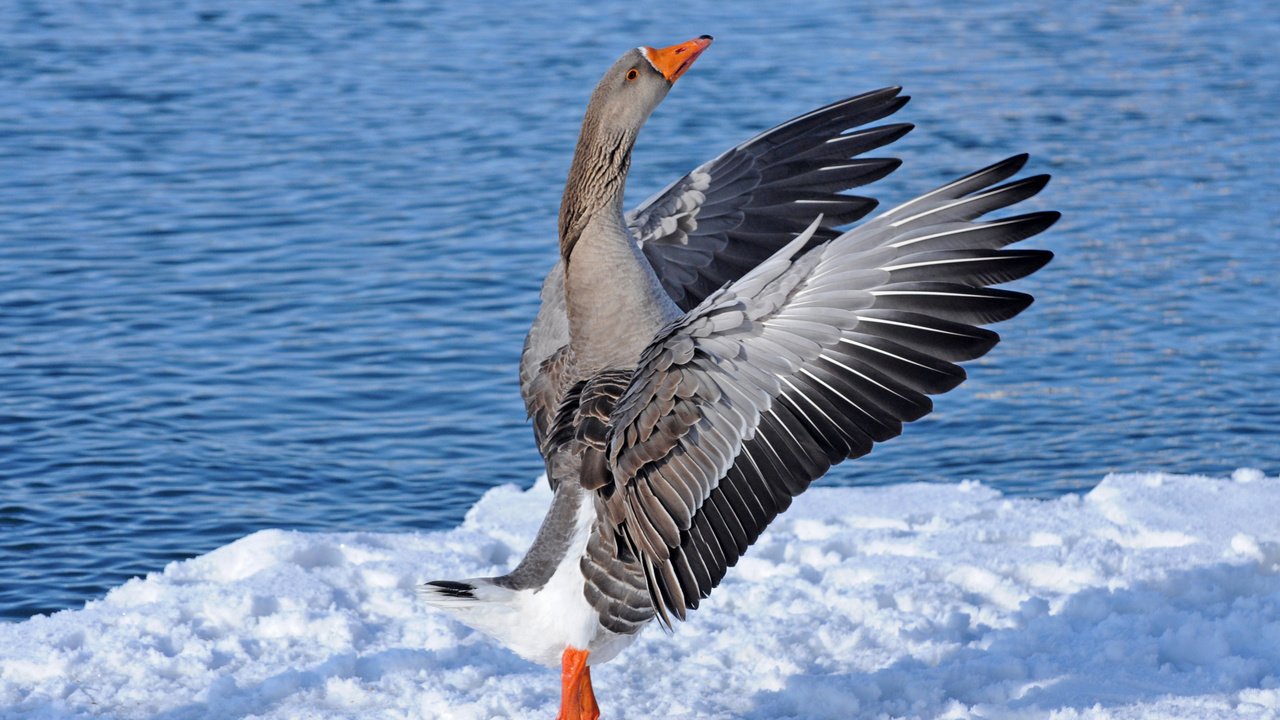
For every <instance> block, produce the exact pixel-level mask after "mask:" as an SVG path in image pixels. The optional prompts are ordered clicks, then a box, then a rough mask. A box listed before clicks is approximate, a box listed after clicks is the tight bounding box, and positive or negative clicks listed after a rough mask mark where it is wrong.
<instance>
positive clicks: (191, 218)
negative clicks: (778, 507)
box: [0, 0, 1280, 618]
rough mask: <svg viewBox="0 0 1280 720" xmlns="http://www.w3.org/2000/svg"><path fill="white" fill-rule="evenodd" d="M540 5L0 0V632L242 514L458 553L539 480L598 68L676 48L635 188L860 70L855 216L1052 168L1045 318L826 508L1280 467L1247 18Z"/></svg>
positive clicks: (1214, 10) (1149, 10) (1279, 312)
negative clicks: (571, 207)
mask: <svg viewBox="0 0 1280 720" xmlns="http://www.w3.org/2000/svg"><path fill="white" fill-rule="evenodd" d="M561 5H562V4H561V3H550V2H541V3H538V2H535V3H523V4H520V5H517V6H510V5H508V4H507V3H496V2H472V3H443V4H438V3H427V2H419V1H410V2H399V3H396V2H392V3H372V2H352V3H316V4H293V3H278V2H269V1H267V0H250V1H249V2H236V3H226V2H222V3H219V2H194V3H188V2H179V3H135V2H123V3H80V2H70V1H69V0H63V1H61V2H40V3H35V2H23V1H21V0H15V1H14V2H10V3H8V4H7V6H6V9H5V10H4V11H3V12H0V97H3V99H4V102H2V103H0V578H3V582H0V616H3V617H7V618H22V617H26V616H28V615H30V614H33V613H38V612H49V611H53V610H57V609H60V608H66V607H76V606H78V605H80V604H81V603H83V602H84V601H85V600H87V599H91V598H93V597H96V596H99V595H101V594H102V593H103V592H104V591H105V590H106V589H108V588H110V587H111V586H113V585H116V584H118V583H120V582H121V581H122V580H123V579H125V578H127V577H130V576H133V575H138V574H142V573H146V572H148V571H154V570H158V569H160V568H162V567H163V566H164V564H165V563H166V562H168V561H171V560H174V559H178V558H183V557H189V556H191V555H194V554H198V553H202V552H205V551H208V550H210V549H212V548H214V547H217V546H219V545H222V544H224V543H226V542H229V541H230V540H232V539H234V538H237V537H239V536H242V535H244V534H246V533H249V532H252V531H254V530H257V529H260V528H267V527H283V528H296V529H300V530H377V531H407V530H422V529H429V528H439V527H447V526H450V525H453V524H456V523H457V522H458V521H459V520H460V519H461V518H462V516H463V514H464V513H465V511H466V510H467V508H468V507H470V506H471V504H472V503H473V502H474V501H475V500H476V498H477V497H479V495H480V494H481V493H483V492H484V491H485V489H486V488H489V487H492V486H494V485H497V484H500V483H520V484H528V483H529V482H531V481H532V480H533V479H534V478H535V477H536V476H537V475H538V474H539V472H540V469H541V464H540V460H539V458H538V456H537V454H536V453H535V451H534V448H533V444H532V440H531V433H530V431H529V429H528V427H527V425H526V423H525V420H524V413H523V408H522V406H521V403H520V399H519V395H518V391H517V385H516V362H517V357H518V354H519V350H520V345H521V342H522V339H523V336H524V331H525V329H526V328H527V326H528V324H529V322H530V320H531V319H532V318H533V315H534V313H535V311H536V307H537V306H536V302H537V288H538V286H539V283H540V281H541V277H542V273H543V272H545V270H546V269H547V268H548V267H549V266H550V264H551V262H552V260H553V257H554V253H555V216H556V209H557V204H558V199H559V193H560V189H561V183H562V182H563V178H564V176H565V172H566V169H567V166H568V162H569V157H570V153H571V151H572V147H573V141H574V139H575V137H576V132H577V122H578V120H579V118H580V117H581V112H582V108H583V105H584V102H585V99H586V97H587V94H588V92H589V90H590V88H591V87H592V85H593V84H594V82H595V80H596V79H597V78H598V77H599V74H600V73H601V72H602V71H603V69H604V68H605V67H607V65H608V64H609V63H610V62H612V60H613V59H614V58H615V57H616V56H617V55H618V54H620V53H621V52H622V51H623V50H625V49H627V48H629V47H632V46H634V45H637V44H655V45H660V44H668V43H671V42H676V41H679V40H683V39H685V38H687V37H691V36H693V35H697V34H701V33H711V34H713V35H716V36H717V42H716V45H715V46H714V47H713V48H712V49H711V50H710V51H709V52H708V53H707V54H706V55H704V56H703V58H702V59H701V60H700V61H699V62H698V64H697V66H696V67H695V68H694V69H693V70H692V71H690V72H689V73H688V74H687V75H686V76H685V77H684V79H682V80H681V81H680V83H679V84H678V86H677V87H676V88H675V90H674V91H673V92H672V94H671V96H670V97H669V98H668V100H667V101H666V103H665V104H664V105H663V107H661V108H660V109H659V110H658V112H657V114H656V115H655V117H654V119H653V121H652V122H651V123H650V125H649V126H648V128H647V129H646V131H645V133H644V135H643V136H642V138H641V142H640V144H639V146H638V148H637V151H636V158H635V164H634V172H633V174H632V179H631V182H630V188H631V196H632V197H633V198H634V199H635V200H636V201H638V200H640V199H642V198H643V197H645V196H647V195H648V194H649V193H651V192H653V191H654V190H656V189H658V188H659V187H661V186H662V185H665V184H666V183H667V182H669V181H670V180H672V179H674V178H675V177H677V176H678V175H680V174H683V173H684V172H685V171H687V170H689V169H690V168H692V167H693V166H694V165H696V164H697V163H698V162H701V161H702V160H705V159H708V158H709V157H711V156H712V155H714V154H716V153H718V152H720V151H721V150H723V149H724V148H726V147H728V146H729V145H731V144H733V143H736V142H738V141H741V140H743V139H745V138H747V137H749V136H750V135H751V134H753V133H755V132H757V131H759V130H761V129H763V128H765V127H767V126H769V125H771V124H774V123H777V122H780V121H782V120H785V119H787V118H789V117H791V116H793V115H795V114H798V113H800V112H803V111H805V110H808V109H810V108H812V107H815V106H817V105H819V104H823V103H826V102H829V101H831V100H834V99H837V98H839V97H843V96H845V95H850V94H853V93H856V92H861V91H864V90H867V89H871V88H874V87H879V86H882V85H889V84H901V85H903V86H905V87H906V88H907V92H908V93H910V94H911V95H913V96H914V97H915V100H914V101H913V102H912V104H911V105H910V106H908V108H907V109H906V110H904V111H903V112H902V113H901V115H900V118H901V119H905V120H909V121H911V122H914V123H916V124H917V125H918V129H917V130H916V131H915V132H914V133H913V134H912V135H910V136H908V137H907V138H906V139H904V140H903V141H901V142H899V143H898V144H897V146H896V147H895V148H894V153H895V154H897V155H898V156H899V157H902V158H903V159H904V160H905V161H906V164H905V165H904V167H903V168H902V169H901V170H899V171H898V172H897V173H896V174H895V175H893V176H892V177H890V178H889V179H887V180H885V181H883V182H881V183H879V184H878V185H877V186H876V187H875V189H874V191H873V194H876V195H877V196H878V197H880V198H881V199H882V200H883V201H885V202H887V203H894V202H899V201H902V200H905V199H907V198H908V197H910V196H911V195H912V194H913V193H916V192H920V191H923V190H925V189H928V188H929V187H931V186H933V185H935V184H938V183H940V182H942V181H944V180H946V179H949V178H951V177H953V176H955V175H957V174H960V173H963V172H966V171H968V170H971V169H974V168H976V167H979V166H981V165H985V164H987V163H989V162H992V161H994V160H997V159H999V158H1001V157H1003V156H1005V155H1008V154H1012V153H1015V152H1020V151H1024V150H1025V151H1030V152H1031V153H1033V155H1034V159H1033V162H1032V165H1031V169H1032V170H1034V171H1047V172H1051V173H1053V175H1054V176H1055V181H1054V183H1053V184H1052V185H1051V186H1050V188H1049V190H1048V191H1046V192H1045V193H1044V194H1043V196H1042V198H1040V199H1037V200H1036V201H1035V202H1034V203H1033V204H1034V206H1035V207H1036V208H1056V209H1059V210H1062V211H1063V212H1064V213H1065V219H1064V220H1063V221H1062V222H1061V223H1060V224H1059V225H1058V226H1057V227H1056V228H1055V229H1054V230H1053V231H1052V232H1051V233H1049V234H1046V235H1045V236H1044V237H1043V238H1037V240H1036V242H1035V243H1034V244H1033V246H1038V247H1047V248H1049V249H1052V250H1054V251H1055V252H1056V253H1058V259H1057V260H1056V261H1055V262H1054V263H1053V264H1051V265H1050V266H1049V267H1048V268H1047V269H1045V270H1044V271H1042V272H1040V273H1039V274H1037V275H1036V276H1034V277H1033V278H1031V279H1029V280H1027V281H1024V282H1022V283H1020V284H1019V288H1020V289H1023V290H1026V291H1029V292H1032V293H1034V294H1035V295H1036V296H1037V298H1038V302H1037V304H1036V305H1035V306H1033V307H1032V308H1031V310H1029V311H1028V312H1026V313H1025V314H1023V315H1022V316H1020V317H1019V318H1017V319H1016V320H1014V321H1012V322H1010V323H1007V324H1005V325H1003V326H1002V328H1001V332H1002V334H1003V335H1004V338H1005V341H1004V342H1003V343H1002V344H1001V345H1000V346H999V347H998V348H997V349H996V350H995V351H994V352H993V353H992V354H991V355H990V356H989V357H988V358H986V359H984V360H982V361H981V362H978V363H975V364H974V365H973V366H971V368H970V371H971V372H970V375H971V380H970V381H969V382H968V383H967V384H966V385H964V386H963V387H961V388H960V389H959V390H957V391H955V392H953V393H951V394H950V395H949V396H946V397H943V398H940V399H939V400H938V403H937V407H938V410H937V412H936V413H934V414H933V415H931V416H929V417H928V418H926V419H925V420H922V421H921V422H919V423H917V424H915V425H914V426H912V427H911V428H910V429H909V430H908V432H907V433H906V434H905V436H904V437H903V438H900V439H898V440H896V441H894V442H891V443H888V444H887V445H885V446H883V447H881V448H879V449H877V451H876V452H875V453H873V454H872V455H871V456H869V457H866V458H863V459H861V460H859V461H857V462H854V463H849V464H848V465H846V466H842V467H840V468H838V469H837V470H836V471H834V472H832V473H831V475H829V476H828V477H827V478H826V479H824V480H823V481H822V482H823V483H825V484H827V485H853V484H860V483H868V484H883V483H896V482H905V481H936V482H954V481H958V480H961V479H978V480H981V481H983V482H986V483H989V484H991V485H994V486H995V487H998V488H1000V489H1001V490H1003V491H1005V492H1008V493H1013V494H1032V495H1040V496H1050V495H1055V494H1060V493H1065V492H1072V491H1079V490H1084V489H1087V488H1088V487H1090V486H1091V485H1092V484H1094V483H1096V482H1098V481H1099V480H1100V479H1101V478H1102V477H1103V475H1105V474H1106V473H1107V472H1110V471H1122V470H1146V469H1152V470H1166V471H1174V472H1184V473H1222V472H1225V471H1229V470H1231V469H1233V468H1235V467H1238V466H1255V467H1262V468H1263V469H1265V470H1267V471H1268V472H1272V473H1274V472H1276V471H1277V470H1280V450H1277V445H1278V443H1277V433H1278V432H1280V410H1278V409H1277V398H1280V362H1278V361H1277V357H1280V356H1278V354H1277V353H1278V351H1280V300H1277V297H1278V295H1280V281H1278V280H1277V277H1278V276H1280V245H1278V244H1277V243H1278V242H1280V238H1278V237H1277V236H1278V235H1280V233H1278V232H1277V231H1278V230H1280V224H1278V221H1277V217H1278V215H1280V214H1278V213H1277V207H1280V173H1278V172H1277V170H1276V164H1275V162H1276V158H1278V157H1280V123H1277V122H1276V117H1277V114H1278V113H1277V111H1280V107H1278V103H1280V65H1278V64H1277V63H1276V62H1275V61H1274V50H1275V48H1276V47H1278V46H1280V33H1277V26H1278V24H1280V23H1278V22H1277V18H1276V14H1277V13H1276V11H1275V9H1274V8H1270V9H1263V5H1264V4H1251V3H1230V2H1228V3H1225V4H1224V3H1218V4H1213V5H1208V4H1197V3H1190V4H1167V3H1155V2H1145V3H1144V2H1139V3H1128V4H1126V5H1124V6H1123V7H1114V8H1113V7H1109V6H1110V5H1112V3H1106V2H1085V3H1074V4H1072V5H1071V6H1070V7H1067V6H1063V5H1061V4H1059V3H1043V4H1042V5H1041V7H1038V8H1028V9H1026V10H1025V11H1022V12H1016V13H1015V12H1011V11H1007V10H997V9H983V8H977V7H971V6H968V5H966V6H963V7H961V6H957V5H955V4H952V3H943V2H938V1H936V0H935V1H933V2H923V1H918V0H917V1H911V0H908V1H907V2H899V3H853V4H850V3H847V2H837V1H836V0H817V1H816V2H806V3H793V4H790V6H788V5H787V4H779V3H769V4H767V5H765V4H760V7H759V9H751V8H749V7H747V6H746V5H745V4H738V5H734V6H733V9H728V8H726V7H716V8H714V9H711V8H708V9H707V10H705V11H704V10H686V11H683V13H682V14H681V13H677V14H675V15H672V14H671V13H669V12H663V13H656V12H655V13H652V14H649V13H646V12H644V11H643V4H638V5H617V4H611V5H599V4H597V5H595V6H594V7H593V8H592V9H585V8H584V9H578V10H565V9H563V8H562V6H561ZM426 570H427V569H424V572H425V571H426Z"/></svg>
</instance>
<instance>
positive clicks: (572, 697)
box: [556, 648, 600, 720]
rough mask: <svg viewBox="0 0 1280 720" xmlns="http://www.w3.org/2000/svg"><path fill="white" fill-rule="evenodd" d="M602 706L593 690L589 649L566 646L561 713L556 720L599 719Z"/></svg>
mask: <svg viewBox="0 0 1280 720" xmlns="http://www.w3.org/2000/svg"><path fill="white" fill-rule="evenodd" d="M599 717H600V706H599V705H596V695H595V693H594V692H593V691H592V690H591V668H589V667H587V651H586V650H578V649H576V648H565V651H564V655H563V656H561V671H560V714H559V715H557V716H556V720H598V718H599Z"/></svg>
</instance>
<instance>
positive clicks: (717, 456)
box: [601, 156, 1058, 623]
mask: <svg viewBox="0 0 1280 720" xmlns="http://www.w3.org/2000/svg"><path fill="white" fill-rule="evenodd" d="M1025 161H1026V156H1018V157H1014V158H1010V159H1008V160H1005V161H1004V162H1001V163H998V164H996V165H993V166H991V167H989V168H986V169H984V170H981V171H979V172H977V173H974V174H972V175H969V176H967V177H964V178H962V179H960V180H957V181H955V182H953V183H950V184H948V185H946V186H944V187H942V188H939V189H937V190H934V191H933V192H930V193H928V194H926V195H923V196H921V197H919V198H916V199H915V200H912V201H910V202H908V203H906V204H904V205H901V206H899V207H897V208H894V209H893V210H890V211H888V212H886V213H884V214H883V215H881V216H879V217H878V218H876V219H874V220H872V221H871V222H869V223H867V224H865V225H862V226H860V227H858V228H855V229H854V230H851V231H849V232H847V233H845V234H843V235H841V236H839V237H838V238H836V239H835V240H833V241H831V242H829V243H827V244H824V245H821V246H819V247H817V248H815V249H813V250H811V251H808V252H805V251H804V246H805V243H806V242H807V240H808V236H809V235H810V234H812V233H813V232H815V231H816V230H817V228H818V223H816V222H815V223H814V224H813V225H811V226H810V227H809V229H808V230H807V231H806V233H805V234H803V235H801V236H799V237H797V238H796V240H795V241H793V242H792V243H791V244H789V245H788V246H787V247H786V248H784V249H783V250H781V251H780V252H778V253H777V254H776V255H774V256H773V257H771V258H770V259H769V260H768V261H766V262H765V263H763V264H762V265H760V266H759V267H757V268H756V269H755V270H753V271H752V272H750V273H748V274H747V275H745V276H744V277H743V278H742V279H741V280H739V281H738V282H736V283H734V284H733V285H730V286H728V287H726V288H724V289H722V290H720V291H718V292H716V293H715V294H713V295H711V296H710V297H708V298H707V299H706V301H705V302H703V303H702V304H701V305H700V306H699V307H698V308H697V309H695V310H694V311H692V312H690V313H689V314H688V315H686V316H685V317H684V318H682V319H681V320H679V321H677V322H676V323H673V324H672V325H671V326H670V327H668V328H667V329H666V330H664V332H663V333H660V334H659V336H658V337H657V338H656V339H655V340H654V342H653V343H652V344H651V345H650V346H649V347H648V348H647V349H646V351H645V352H644V354H643V355H642V357H641V360H640V364H639V366H638V368H637V370H636V372H635V374H634V376H633V378H632V381H631V384H630V385H629V386H628V388H627V390H626V391H625V393H624V394H623V395H622V397H621V399H620V400H619V401H618V404H617V407H616V409H615V411H614V412H613V415H612V417H611V421H610V432H611V435H610V439H609V445H608V463H609V470H610V471H611V473H612V485H611V486H609V487H607V488H605V489H604V490H603V491H602V493H601V496H602V498H603V503H604V506H605V508H606V510H607V516H608V517H609V518H610V520H611V521H612V522H613V523H614V524H615V526H616V527H617V528H619V530H620V531H621V534H622V535H624V536H625V537H627V538H629V539H630V542H631V543H632V544H633V545H634V547H635V549H636V550H637V552H638V554H639V556H640V557H641V559H642V561H643V565H644V567H645V572H646V575H647V578H648V585H649V592H650V596H651V599H652V601H653V604H654V607H655V609H656V610H657V611H658V612H659V616H660V617H661V618H662V619H663V620H664V621H666V622H668V623H669V622H670V618H669V614H674V615H675V616H676V617H679V618H681V619H683V618H684V616H685V610H686V608H696V607H697V606H698V602H699V600H700V599H701V598H704V597H706V596H707V595H708V594H709V593H710V592H711V589H712V588H714V587H715V586H716V585H717V584H718V583H719V582H720V580H721V579H722V578H723V577H724V573H725V571H726V569H727V568H728V567H730V566H732V565H734V564H735V563H736V562H737V560H738V558H739V557H740V556H741V555H742V553H743V552H745V551H746V549H747V547H748V546H749V545H751V544H752V543H753V542H754V541H755V540H756V538H757V537H758V536H759V535H760V533H761V532H762V531H763V530H764V529H765V527H766V526H767V525H768V524H769V522H770V521H772V520H773V518H774V517H776V516H777V514H778V513H779V512H781V511H782V510H784V509H785V508H786V507H787V506H788V505H789V504H790V503H791V499H792V498H793V497H795V496H796V495H798V494H799V493H801V492H802V491H804V490H805V488H807V487H808V486H809V483H810V482H811V481H813V480H814V479H816V478H817V477H819V476H821V475H822V474H823V473H825V472H826V471H827V469H828V468H829V467H830V466H831V465H832V464H835V463H838V462H840V461H841V460H843V459H845V458H850V457H857V456H859V455H862V454H864V453H866V452H868V451H869V450H870V449H871V447H872V444H873V443H876V442H882V441H884V440H888V439H889V438H892V437H895V436H896V435H898V434H899V433H900V432H901V431H902V424H903V423H904V422H909V421H911V420H915V419H917V418H919V417H921V416H923V415H925V414H926V413H928V412H929V411H930V410H931V409H932V403H931V401H930V400H929V397H928V396H929V395H933V394H937V393H942V392H946V391H947V390H950V389H951V388H953V387H955V386H956V385H958V384H959V383H960V382H961V381H962V380H964V377H965V375H964V371H963V370H962V369H961V368H960V367H959V366H958V365H956V364H955V363H957V362H960V361H963V360H971V359H974V358H977V357H979V356H981V355H983V354H984V353H986V352H987V351H988V350H990V349H991V348H992V347H993V346H994V345H995V344H996V342H997V340H998V339H999V337H998V336H997V335H996V334H995V333H994V332H991V331H990V330H985V329H982V328H980V327H977V326H979V325H984V324H988V323H993V322H999V321H1001V320H1006V319H1008V318H1011V317H1013V316H1014V315H1017V314H1018V313H1019V312H1021V311H1022V310H1023V309H1024V308H1026V307H1027V306H1028V305H1030V304H1031V301H1032V298H1031V297H1030V296H1029V295H1025V294H1022V293H1017V292H1011V291H1007V290H1000V289H993V288H989V287H987V286H989V285H997V284H1000V283H1004V282H1008V281H1010V280H1015V279H1017V278H1020V277H1023V276H1025V275H1028V274H1030V273H1032V272H1035V271H1036V270H1037V269H1039V268H1040V267H1042V266H1043V265H1044V264H1045V263H1047V262H1048V261H1049V259H1050V258H1051V257H1052V255H1051V254H1050V253H1048V252H1046V251H1038V250H1003V249H1001V248H1003V247H1004V246H1006V245H1008V244H1010V243H1013V242H1017V241H1019V240H1022V239H1024V238H1027V237H1030V236H1032V235H1035V234H1036V233H1039V232H1041V231H1042V230H1044V229H1045V228H1047V227H1049V226H1050V225H1052V224H1053V223H1054V222H1055V221H1056V220H1057V218H1058V214H1057V213H1054V212H1040V213H1032V214H1028V215H1021V216H1017V217H1008V218H1003V219H998V220H993V221H989V222H975V219H976V218H978V217H980V216H982V215H984V214H986V213H988V212H990V211H992V210H997V209H999V208H1004V207H1007V206H1009V205H1013V204H1015V203H1017V202H1020V201H1022V200H1024V199H1026V198H1028V197H1031V196H1032V195H1035V194H1036V193H1037V192H1039V191H1040V190H1041V188H1043V187H1044V185H1045V183H1046V182H1047V181H1048V176H1044V175H1041V176H1035V177H1029V178H1026V179H1022V180H1018V181H1015V182H1011V183H1008V184H1005V185H1002V186H999V187H994V188H993V187H992V186H993V185H995V184H996V183H999V182H1002V181H1004V180H1006V179H1007V178H1009V177H1011V176H1012V175H1013V174H1014V173H1016V172H1017V171H1018V170H1019V169H1020V168H1021V167H1022V166H1023V164H1024V163H1025ZM668 613H669V614H668Z"/></svg>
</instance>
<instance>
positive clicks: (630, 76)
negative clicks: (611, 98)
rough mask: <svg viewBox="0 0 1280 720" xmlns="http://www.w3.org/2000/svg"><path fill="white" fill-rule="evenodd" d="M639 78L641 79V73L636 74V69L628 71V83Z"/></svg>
mask: <svg viewBox="0 0 1280 720" xmlns="http://www.w3.org/2000/svg"><path fill="white" fill-rule="evenodd" d="M638 77H640V73H639V72H636V69H635V68H631V69H630V70H628V71H627V81H628V82H630V81H631V80H635V79H636V78H638Z"/></svg>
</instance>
